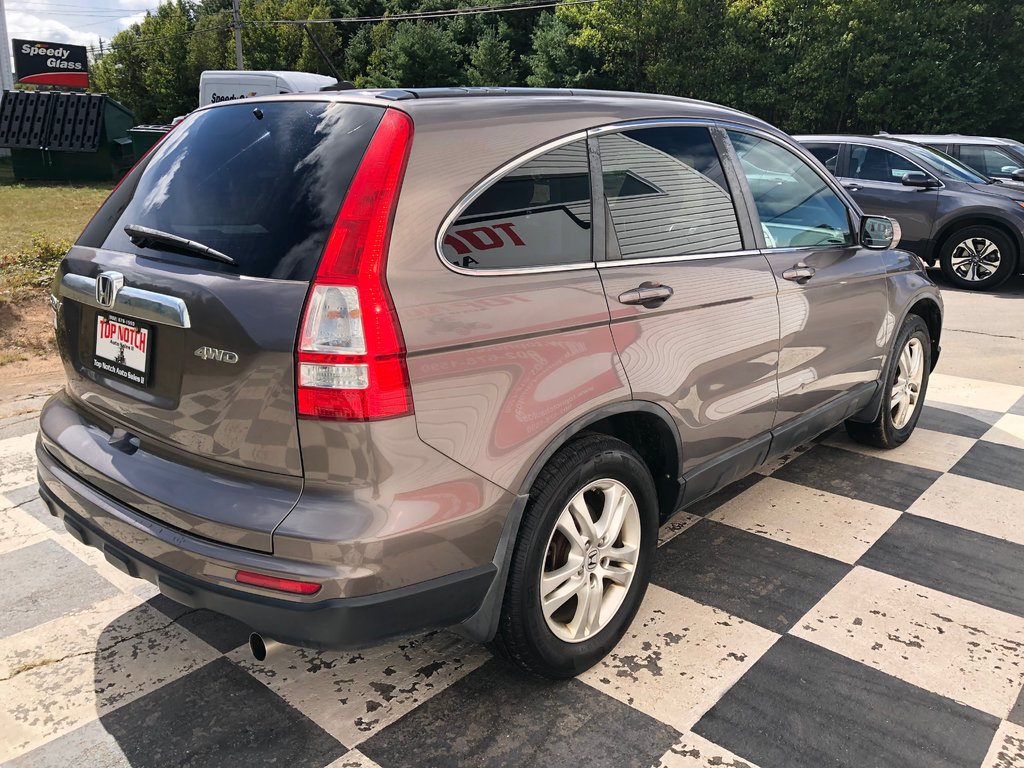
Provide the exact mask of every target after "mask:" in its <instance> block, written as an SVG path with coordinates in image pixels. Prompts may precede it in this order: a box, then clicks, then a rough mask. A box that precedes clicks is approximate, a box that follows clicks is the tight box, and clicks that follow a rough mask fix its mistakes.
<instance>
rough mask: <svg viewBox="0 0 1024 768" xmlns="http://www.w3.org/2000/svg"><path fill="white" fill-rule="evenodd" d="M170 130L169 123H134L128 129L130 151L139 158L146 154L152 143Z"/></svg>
mask: <svg viewBox="0 0 1024 768" xmlns="http://www.w3.org/2000/svg"><path fill="white" fill-rule="evenodd" d="M169 130H171V126H169V125H136V126H135V127H134V128H130V129H129V130H128V133H129V135H130V136H131V137H132V151H133V152H134V153H135V157H136V158H139V157H142V156H143V155H144V154H146V153H147V152H148V151H149V150H150V148H152V146H153V145H154V144H156V143H157V142H158V141H160V139H162V138H163V136H164V134H165V133H167V132H168V131H169Z"/></svg>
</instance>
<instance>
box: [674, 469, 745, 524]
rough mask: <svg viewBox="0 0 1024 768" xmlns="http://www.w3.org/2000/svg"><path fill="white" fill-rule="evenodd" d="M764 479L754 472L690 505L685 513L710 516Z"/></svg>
mask: <svg viewBox="0 0 1024 768" xmlns="http://www.w3.org/2000/svg"><path fill="white" fill-rule="evenodd" d="M764 478H765V476H764V475H759V474H757V473H756V472H753V473H751V474H749V475H747V476H745V477H742V478H740V479H739V480H737V481H736V482H735V483H730V484H729V485H727V486H725V488H723V489H722V490H720V491H717V492H715V493H713V494H711V495H710V496H707V497H705V498H703V499H701V500H700V501H696V502H694V503H693V504H690V505H689V506H687V507H686V508H685V511H686V512H689V513H690V514H691V515H700V516H701V517H704V516H705V515H710V514H711V513H712V512H714V511H715V510H716V509H718V508H719V507H720V506H722V505H723V504H725V503H726V502H728V501H732V500H733V499H735V498H736V497H737V496H739V495H740V494H741V493H743V492H744V491H746V490H749V489H751V488H753V487H754V486H755V485H757V484H758V483H759V482H761V481H762V480H764Z"/></svg>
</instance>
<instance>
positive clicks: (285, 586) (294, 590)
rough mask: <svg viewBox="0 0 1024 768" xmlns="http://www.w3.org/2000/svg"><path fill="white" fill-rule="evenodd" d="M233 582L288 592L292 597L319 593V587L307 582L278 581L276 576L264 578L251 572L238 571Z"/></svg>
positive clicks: (264, 576)
mask: <svg viewBox="0 0 1024 768" xmlns="http://www.w3.org/2000/svg"><path fill="white" fill-rule="evenodd" d="M235 581H237V582H238V583H239V584H251V585H252V586H254V587H263V588H264V589H274V590H277V591H278V592H290V593H291V594H293V595H315V594H316V593H317V592H319V591H320V586H321V585H320V584H314V583H312V582H309V581H294V580H293V579H279V578H277V577H276V576H266V575H264V574H262V573H253V572H252V571H238V573H236V574H235Z"/></svg>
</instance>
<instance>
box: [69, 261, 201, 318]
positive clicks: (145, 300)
mask: <svg viewBox="0 0 1024 768" xmlns="http://www.w3.org/2000/svg"><path fill="white" fill-rule="evenodd" d="M57 290H58V292H59V294H60V296H62V297H66V298H69V299H74V300H75V301H77V302H79V303H81V304H86V305H88V306H90V307H95V308H97V309H101V310H103V311H105V312H116V313H119V314H123V315H126V316H128V317H132V318H135V319H138V320H145V321H147V322H150V323H157V324H160V325H172V326H174V327H176V328H191V327H192V323H191V320H190V319H189V316H188V307H187V306H186V305H185V302H184V301H182V300H181V299H179V298H177V297H175V296H167V295H165V294H162V293H154V292H153V291H144V290H142V289H140V288H131V287H124V288H121V289H120V290H119V291H118V292H117V295H116V296H115V297H114V303H113V305H111V306H109V307H105V306H103V305H102V304H100V303H99V302H98V301H97V300H96V280H95V278H92V277H86V276H85V275H74V274H66V275H64V277H62V278H61V279H60V285H59V286H58V289H57Z"/></svg>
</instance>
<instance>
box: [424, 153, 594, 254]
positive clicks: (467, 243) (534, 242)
mask: <svg viewBox="0 0 1024 768" xmlns="http://www.w3.org/2000/svg"><path fill="white" fill-rule="evenodd" d="M590 197H591V194H590V162H589V158H588V156H587V143H586V141H585V140H583V139H580V140H579V141H574V142H571V143H569V144H565V145H563V146H561V147H556V148H555V149H552V150H550V151H549V152H545V153H544V154H542V155H540V156H539V157H536V158H534V159H533V160H530V161H529V162H527V163H525V164H523V165H521V166H519V167H518V168H515V169H513V170H511V171H509V172H508V173H507V174H505V175H504V176H503V177H502V178H501V179H499V180H498V181H497V182H495V183H494V184H492V185H491V186H490V187H488V188H487V189H485V190H484V191H483V192H482V193H480V194H479V195H478V196H477V197H476V198H475V199H474V200H473V201H472V202H471V203H470V204H469V206H468V207H467V208H466V209H465V210H464V211H463V212H462V213H461V214H460V215H459V218H458V219H456V221H455V223H454V224H452V225H451V226H449V227H448V229H446V230H445V233H444V237H443V240H442V246H441V249H442V253H443V254H444V257H445V259H447V260H448V261H449V262H450V263H451V264H454V265H455V266H458V267H462V268H464V269H474V270H488V269H529V268H538V267H554V266H561V265H571V264H587V263H589V262H590V261H591V256H590V250H591V244H590V221H591V219H590V208H591V205H590Z"/></svg>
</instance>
